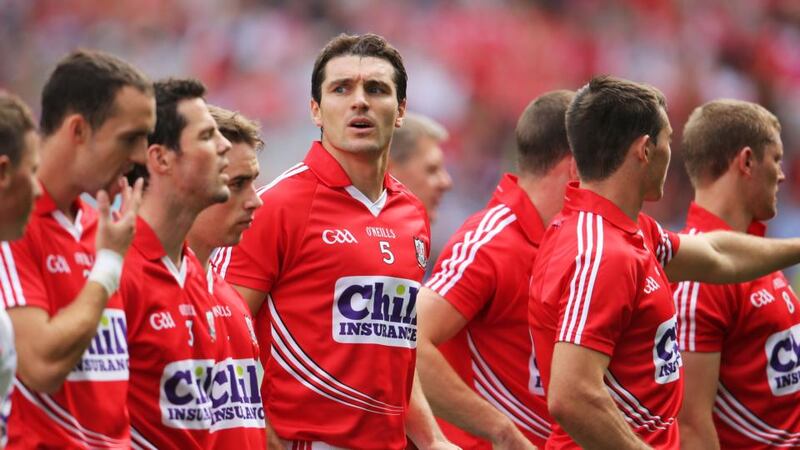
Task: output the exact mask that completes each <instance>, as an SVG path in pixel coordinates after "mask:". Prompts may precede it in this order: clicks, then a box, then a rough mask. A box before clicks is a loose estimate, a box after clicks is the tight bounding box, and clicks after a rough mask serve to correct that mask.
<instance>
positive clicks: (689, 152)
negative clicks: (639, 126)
mask: <svg viewBox="0 0 800 450" xmlns="http://www.w3.org/2000/svg"><path fill="white" fill-rule="evenodd" d="M780 131H781V126H780V123H779V122H778V119H777V118H776V117H775V116H774V115H773V114H772V113H770V112H769V111H767V110H766V109H764V108H763V107H761V106H759V105H756V104H754V103H749V102H744V101H737V100H715V101H712V102H709V103H706V104H705V105H703V106H700V107H698V108H697V109H695V110H694V112H693V113H692V115H691V116H690V117H689V120H688V122H686V126H685V127H684V132H683V146H682V148H683V152H684V157H685V163H686V170H687V172H688V173H689V178H690V179H691V181H692V185H693V186H694V188H695V199H694V202H693V203H692V204H691V206H690V207H689V215H688V218H687V224H686V229H685V230H684V232H686V233H690V234H694V233H704V232H708V231H712V230H735V231H739V232H743V233H744V232H747V233H751V234H755V235H759V236H762V235H763V234H764V232H765V229H766V227H765V226H764V225H763V224H762V223H761V222H760V221H762V220H768V219H771V218H772V217H774V216H775V214H776V212H777V209H776V208H777V193H778V184H779V183H780V182H782V181H783V180H784V175H783V172H782V171H781V157H782V156H783V144H782V142H781V137H780ZM674 298H675V302H676V304H677V309H678V324H679V326H678V331H679V333H678V344H679V346H680V348H681V350H682V356H683V364H684V370H685V373H686V381H685V389H686V390H685V392H686V396H685V398H684V402H683V407H682V408H681V412H680V414H679V415H678V420H679V421H680V424H681V448H686V449H700V448H720V447H721V448H748V449H766V448H773V447H798V446H800V410H798V408H797V405H798V404H800V381H798V380H800V377H798V369H797V367H796V366H797V361H798V356H797V348H798V343H800V311H797V309H798V308H800V303H798V301H797V297H796V296H795V294H794V292H793V291H792V288H791V287H790V286H789V283H788V281H787V280H786V278H784V276H783V274H782V273H781V272H773V273H771V274H768V275H766V276H764V277H761V278H759V279H757V280H754V281H751V282H748V283H740V284H730V285H709V284H701V283H690V282H684V283H681V284H680V285H678V286H677V287H676V289H675V294H674Z"/></svg>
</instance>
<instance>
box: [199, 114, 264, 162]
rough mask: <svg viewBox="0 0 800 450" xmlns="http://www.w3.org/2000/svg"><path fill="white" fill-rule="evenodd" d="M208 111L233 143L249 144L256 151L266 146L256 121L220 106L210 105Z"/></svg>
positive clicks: (223, 133) (220, 130)
mask: <svg viewBox="0 0 800 450" xmlns="http://www.w3.org/2000/svg"><path fill="white" fill-rule="evenodd" d="M208 111H209V112H210V113H211V117H213V118H214V121H216V122H217V128H219V132H220V133H222V135H223V136H225V139H227V140H229V141H231V142H233V143H244V144H247V145H249V146H250V147H253V148H254V149H255V150H256V151H258V150H261V148H262V147H263V146H264V141H263V140H261V127H259V126H258V124H257V123H256V122H255V121H253V120H250V119H248V118H247V117H245V116H243V115H241V114H239V113H238V112H236V111H230V110H227V109H225V108H220V107H219V106H214V105H208Z"/></svg>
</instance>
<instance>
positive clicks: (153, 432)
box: [117, 218, 241, 449]
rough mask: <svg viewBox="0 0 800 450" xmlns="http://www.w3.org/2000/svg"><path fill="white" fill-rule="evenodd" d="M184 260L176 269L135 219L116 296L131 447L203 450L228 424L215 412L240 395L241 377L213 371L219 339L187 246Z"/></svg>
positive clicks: (199, 273)
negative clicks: (124, 320) (123, 323)
mask: <svg viewBox="0 0 800 450" xmlns="http://www.w3.org/2000/svg"><path fill="white" fill-rule="evenodd" d="M182 254H183V260H182V262H181V265H180V267H176V266H175V264H174V263H173V262H172V261H171V260H170V259H169V258H168V257H167V254H166V252H165V251H164V248H163V246H162V245H161V242H160V241H159V240H158V237H157V236H156V234H155V232H154V231H153V229H152V228H150V226H149V225H148V224H147V223H146V222H145V221H144V220H142V219H141V218H139V219H138V221H137V224H136V236H135V237H134V239H133V243H132V244H131V248H130V249H129V250H128V254H127V255H126V256H125V265H124V268H123V270H122V278H121V280H120V287H119V291H118V294H117V295H118V296H119V297H120V298H121V300H122V302H123V304H124V305H125V313H126V314H127V317H128V345H129V349H130V386H129V389H128V408H129V410H130V415H131V440H132V442H133V446H134V448H145V449H154V448H159V449H166V448H181V449H205V448H208V447H209V446H210V445H211V441H210V438H209V432H210V430H212V428H215V427H216V428H220V427H224V426H225V425H226V424H230V423H231V421H229V420H227V419H226V417H225V416H223V417H222V418H220V417H219V416H218V415H217V414H215V413H216V412H217V409H219V408H221V407H224V406H227V405H229V404H230V403H231V402H230V396H231V395H232V392H233V391H234V390H237V392H239V391H238V386H237V382H238V381H239V379H240V378H241V377H236V378H234V377H231V376H229V372H228V371H227V370H225V371H224V372H223V373H222V374H220V372H221V370H220V368H218V367H217V366H216V357H217V354H218V353H219V352H218V351H217V348H218V344H217V342H216V341H217V340H219V339H223V338H224V336H222V335H221V334H220V333H219V332H218V326H217V325H216V319H215V317H214V310H213V307H214V306H215V305H214V302H213V301H212V299H211V296H210V295H209V294H208V284H207V283H208V282H207V279H206V273H205V271H204V270H203V268H202V267H201V265H200V262H199V261H198V260H197V257H196V256H195V255H194V253H192V252H191V251H190V250H189V249H188V247H186V246H184V247H183V251H182ZM226 369H227V368H226ZM237 375H238V374H237ZM240 396H241V395H240Z"/></svg>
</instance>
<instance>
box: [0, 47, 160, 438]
mask: <svg viewBox="0 0 800 450" xmlns="http://www.w3.org/2000/svg"><path fill="white" fill-rule="evenodd" d="M154 123H155V105H154V100H153V91H152V85H151V83H150V81H149V80H148V79H147V78H146V77H145V76H144V75H142V74H141V73H140V72H139V71H138V70H137V69H135V68H134V67H132V66H131V65H129V64H128V63H126V62H124V61H122V60H120V59H118V58H116V57H114V56H111V55H108V54H105V53H102V52H95V51H84V50H82V51H76V52H73V53H71V54H70V55H68V56H67V57H65V58H64V59H62V60H61V61H60V62H59V64H58V66H57V67H56V68H55V70H54V71H53V73H52V74H51V75H50V77H49V79H48V80H47V83H46V84H45V87H44V91H43V93H42V117H41V131H42V134H43V142H42V160H41V166H40V167H39V172H38V175H37V176H38V178H39V181H40V182H41V187H42V190H43V193H42V196H41V197H40V198H39V199H38V200H37V201H36V205H35V207H34V210H33V215H32V217H31V221H30V224H29V225H28V229H27V230H26V231H25V235H24V236H23V237H22V239H20V240H18V241H14V242H4V243H2V247H3V254H2V256H3V258H2V259H3V263H2V264H0V284H2V287H3V293H4V297H5V304H6V308H7V309H8V313H9V316H10V317H11V321H12V323H13V324H14V332H15V337H16V346H17V353H18V356H19V358H18V362H19V368H18V372H17V380H16V382H15V386H16V388H15V393H14V395H13V401H14V408H13V411H12V414H11V418H10V421H9V445H8V446H9V448H35V447H47V448H112V447H114V448H119V447H125V446H128V445H129V444H130V440H129V430H128V429H129V422H128V414H127V409H126V408H125V396H126V390H127V383H128V351H127V346H126V343H125V314H124V312H123V310H122V304H121V303H119V302H118V301H116V300H113V299H110V298H111V296H112V294H113V293H114V292H115V291H116V289H117V285H118V281H119V277H120V273H121V270H122V258H123V255H124V254H125V252H126V251H127V249H128V246H129V244H130V242H131V239H132V238H133V233H134V223H135V216H136V212H137V208H138V202H139V197H140V195H141V183H139V185H138V187H135V188H134V189H133V190H131V189H130V188H128V187H127V185H125V184H124V183H122V184H120V176H121V175H122V174H123V172H125V171H126V170H127V169H128V167H129V166H130V164H131V161H134V160H140V159H141V158H143V156H144V150H145V148H146V142H147V133H148V132H150V131H151V130H152V128H153V124H154ZM120 186H122V187H123V189H122V193H123V199H124V202H123V203H124V209H123V212H122V215H121V217H120V219H119V220H118V221H116V222H114V221H112V220H111V219H110V216H109V201H110V197H112V196H113V195H114V194H116V193H117V192H119V191H120ZM83 192H98V194H97V202H98V211H95V210H93V209H91V208H90V207H89V206H87V205H86V204H85V203H84V202H83V201H82V200H81V199H80V198H79V196H80V194H81V193H83Z"/></svg>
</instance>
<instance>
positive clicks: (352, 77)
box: [311, 55, 405, 153]
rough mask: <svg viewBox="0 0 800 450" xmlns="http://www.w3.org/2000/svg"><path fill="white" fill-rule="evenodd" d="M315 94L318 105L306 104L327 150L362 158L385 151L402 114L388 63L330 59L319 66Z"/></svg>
mask: <svg viewBox="0 0 800 450" xmlns="http://www.w3.org/2000/svg"><path fill="white" fill-rule="evenodd" d="M321 93H322V95H321V97H320V103H317V102H316V101H314V100H312V101H311V115H312V118H313V119H314V123H315V124H316V125H317V126H318V127H321V128H322V142H323V144H325V146H326V147H327V148H334V149H337V150H340V151H344V152H348V153H367V152H382V151H385V150H386V149H387V148H388V147H389V142H390V141H391V139H392V133H394V129H395V127H398V126H400V123H401V118H402V116H403V114H404V113H405V101H403V102H402V103H398V102H397V94H396V86H395V84H394V67H393V66H392V65H391V63H389V62H388V61H386V60H385V59H381V58H375V57H369V56H367V57H361V56H353V55H348V56H339V57H336V58H333V59H331V60H330V61H328V64H327V65H326V66H325V81H323V83H322V86H321Z"/></svg>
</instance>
